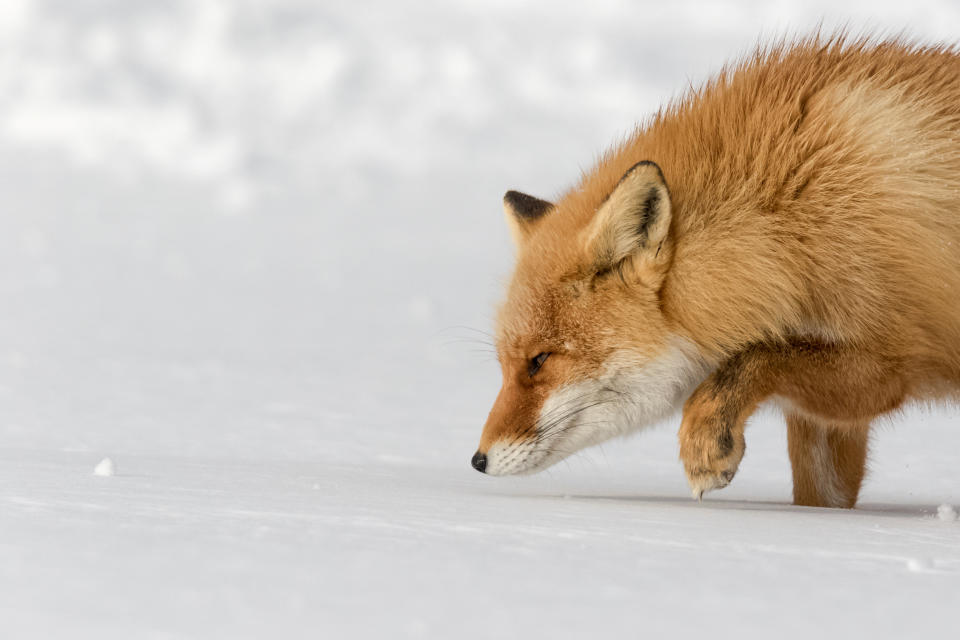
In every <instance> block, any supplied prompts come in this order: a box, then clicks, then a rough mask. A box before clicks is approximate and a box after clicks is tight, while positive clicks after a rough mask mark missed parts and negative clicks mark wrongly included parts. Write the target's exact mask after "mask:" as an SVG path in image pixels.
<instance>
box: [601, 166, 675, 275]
mask: <svg viewBox="0 0 960 640" xmlns="http://www.w3.org/2000/svg"><path fill="white" fill-rule="evenodd" d="M670 215H671V208H670V190H669V189H668V188H667V182H666V180H665V179H664V177H663V172H662V171H661V170H660V167H659V166H657V164H656V163H654V162H650V161H644V162H638V163H637V164H635V165H633V166H632V167H630V169H628V170H627V172H626V173H625V174H624V175H623V177H622V178H620V182H618V183H617V185H616V186H615V187H614V188H613V191H612V192H611V193H610V196H609V197H608V198H607V199H606V200H605V201H604V203H603V204H602V205H600V208H599V209H597V213H596V215H595V216H594V218H593V220H592V221H591V223H590V224H589V225H588V226H587V228H586V230H585V249H586V252H587V260H588V261H589V264H590V265H591V268H592V269H593V271H594V273H596V274H598V275H604V274H606V273H608V272H610V271H612V270H620V271H621V274H622V273H623V269H624V268H625V267H626V266H634V267H637V268H640V269H644V268H645V269H646V270H652V273H651V274H650V275H657V274H658V273H659V272H661V271H662V269H663V267H664V265H665V264H666V262H667V259H668V253H669V246H667V245H668V240H669V238H668V237H667V234H668V231H669V229H670ZM660 275H662V274H660Z"/></svg>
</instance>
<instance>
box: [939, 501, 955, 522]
mask: <svg viewBox="0 0 960 640" xmlns="http://www.w3.org/2000/svg"><path fill="white" fill-rule="evenodd" d="M937 517H938V518H940V519H941V520H943V521H944V522H953V521H954V520H956V519H957V510H956V509H954V508H953V507H952V506H951V505H949V504H942V505H940V506H939V507H937Z"/></svg>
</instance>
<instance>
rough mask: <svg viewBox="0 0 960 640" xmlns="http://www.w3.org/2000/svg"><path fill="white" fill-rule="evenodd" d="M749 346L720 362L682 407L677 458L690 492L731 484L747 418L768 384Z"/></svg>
mask: <svg viewBox="0 0 960 640" xmlns="http://www.w3.org/2000/svg"><path fill="white" fill-rule="evenodd" d="M759 355H760V354H759V353H756V350H754V349H748V350H746V351H744V352H742V353H740V354H737V355H736V356H734V357H732V358H731V359H730V360H728V361H727V362H725V363H724V364H723V365H721V366H720V367H719V368H718V369H717V370H716V371H714V372H713V373H712V374H711V375H710V376H709V377H708V378H707V379H706V380H705V381H704V382H703V383H702V384H701V385H700V386H699V387H697V389H696V390H695V391H694V392H693V394H692V395H691V396H690V398H689V399H688V400H687V402H686V404H685V405H684V407H683V422H682V424H681V426H680V460H681V461H682V462H683V467H684V470H685V471H686V474H687V481H688V482H689V483H690V489H691V491H692V492H693V497H694V498H696V499H698V500H700V499H702V497H703V494H704V493H706V492H707V491H712V490H713V489H722V488H723V487H725V486H727V485H728V484H730V481H731V480H733V476H734V475H735V474H736V472H737V467H738V466H739V465H740V460H742V459H743V453H744V451H745V449H746V443H745V441H744V437H743V431H744V426H745V425H746V421H747V418H749V417H750V414H752V413H753V411H754V410H755V409H756V407H757V405H758V404H759V402H760V400H762V399H763V397H764V396H765V395H767V393H769V390H768V389H766V388H761V387H760V386H759V385H758V381H759V380H763V379H764V371H762V369H763V358H762V357H758V356H759Z"/></svg>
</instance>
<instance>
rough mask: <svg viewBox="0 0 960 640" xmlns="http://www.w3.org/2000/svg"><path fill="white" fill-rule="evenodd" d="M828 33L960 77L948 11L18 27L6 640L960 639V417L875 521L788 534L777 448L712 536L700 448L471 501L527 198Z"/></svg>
mask: <svg viewBox="0 0 960 640" xmlns="http://www.w3.org/2000/svg"><path fill="white" fill-rule="evenodd" d="M821 20H822V21H823V25H824V27H825V29H827V30H830V29H832V28H834V27H836V26H840V25H848V26H850V27H851V28H852V29H853V30H854V31H859V30H863V29H866V30H870V31H872V32H877V33H888V34H894V33H900V32H905V33H907V34H910V35H913V36H916V37H918V38H921V39H923V40H925V41H930V42H936V41H947V42H957V41H958V40H960V5H958V4H957V3H956V2H954V1H952V0H941V1H915V2H910V3H902V2H880V3H878V2H850V3H837V2H823V1H820V0H815V1H810V0H807V1H804V2H790V1H769V0H768V1H764V2H737V3H731V2H684V1H672V2H669V3H629V2H614V1H608V0H593V1H592V2H589V3H582V4H574V3H558V2H544V3H532V2H502V1H500V0H495V1H480V0H469V1H457V2H453V1H447V2H424V3H414V2H386V1H378V2H332V1H330V2H326V1H320V2H316V1H306V0H278V1H266V0H256V1H254V0H230V1H227V0H222V1H221V0H192V1H188V0H183V1H143V2H138V1H134V0H99V1H95V0H48V1H40V0H38V1H28V0H2V1H0V627H2V629H3V632H2V635H3V637H10V638H14V637H56V636H59V637H65V636H70V637H98V638H104V637H126V638H129V637H151V638H152V637H158V638H159V637H163V638H172V637H178V638H179V637H196V638H211V637H232V638H236V637H264V636H265V635H268V634H270V635H273V634H278V633H279V634H281V635H287V636H291V637H330V638H333V637H359V636H368V635H369V636H370V637H378V636H382V635H386V634H387V633H390V634H391V635H393V636H400V637H437V638H445V637H452V636H454V635H456V636H459V637H491V636H492V635H500V636H501V637H506V636H513V635H520V634H527V635H529V634H530V633H534V634H536V633H540V632H543V633H545V632H549V633H550V634H551V635H553V636H559V637H564V636H567V635H569V636H571V637H572V636H576V635H578V634H581V633H586V632H587V631H597V630H600V629H603V630H607V631H609V632H610V633H611V634H616V635H624V634H627V633H630V634H635V633H636V632H637V631H638V630H640V629H645V630H648V631H650V632H651V633H654V635H656V634H657V633H658V632H665V631H668V630H669V631H673V632H675V633H678V634H680V635H684V634H685V633H686V634H689V635H691V636H695V635H702V633H704V632H705V631H709V632H711V633H715V634H716V633H718V631H717V630H718V629H723V628H729V629H730V630H733V629H734V628H736V629H737V630H738V632H740V633H741V634H747V635H749V634H750V633H751V632H752V633H754V634H762V633H770V632H773V631H776V632H777V633H778V636H780V637H793V636H794V635H796V636H798V637H799V636H801V635H804V634H809V633H811V632H813V631H817V630H819V629H821V628H822V627H823V626H824V625H826V624H830V625H832V626H833V627H835V628H836V629H839V630H857V629H862V628H863V626H864V625H866V626H868V627H870V628H871V631H872V633H873V635H874V637H884V636H886V637H902V635H903V634H904V633H906V632H907V630H912V631H918V630H936V631H941V630H943V629H946V628H953V629H956V628H957V620H956V618H955V612H956V611H957V607H958V606H960V528H958V525H956V523H944V522H943V521H941V520H938V519H936V518H935V517H934V516H933V514H934V512H935V510H936V507H937V505H938V504H940V503H942V502H947V503H951V502H952V503H954V504H956V503H958V502H960V489H958V482H960V473H958V471H957V469H958V465H957V460H958V447H957V440H956V428H955V426H956V424H955V423H956V422H957V417H958V416H957V415H956V414H957V412H956V411H955V410H953V409H949V410H948V409H943V410H937V411H929V412H921V411H912V412H910V413H909V414H908V415H906V416H904V417H902V418H899V419H897V420H895V421H891V424H892V425H893V428H888V429H884V430H883V431H881V432H880V433H879V434H878V436H877V438H876V441H875V447H874V456H873V470H874V471H873V475H872V476H871V478H870V479H869V480H868V482H867V485H866V487H865V491H864V493H863V504H864V508H863V509H861V510H860V511H858V512H854V513H836V512H830V513H827V512H818V511H816V510H802V509H794V508H792V507H788V506H786V505H787V504H788V503H789V491H790V489H789V487H790V485H789V469H788V466H787V461H786V452H785V438H784V434H783V428H782V426H781V425H780V424H779V423H778V422H777V420H776V416H774V415H773V414H772V413H771V414H769V415H767V416H766V418H765V419H761V420H758V421H757V422H756V424H755V425H754V426H753V427H752V429H751V431H750V434H749V435H748V439H749V443H750V452H749V454H748V456H747V458H746V460H745V462H744V465H743V467H742V471H741V473H740V475H739V476H738V478H737V481H736V482H735V483H734V485H733V486H732V487H730V488H729V489H727V490H725V491H724V492H722V493H721V494H717V495H716V497H715V498H712V500H711V501H708V502H706V503H705V504H704V505H699V506H698V505H694V504H691V503H689V502H688V497H687V495H688V494H687V490H686V486H685V482H684V479H683V474H682V471H681V468H680V466H679V463H678V462H677V461H676V445H675V442H674V431H675V427H676V424H674V423H671V424H670V425H667V426H665V427H664V428H661V429H658V430H654V431H652V432H649V433H646V434H644V435H641V436H639V437H637V438H634V439H631V440H628V441H626V442H623V443H611V444H610V445H607V446H606V447H604V448H603V449H602V450H601V451H598V452H588V453H586V454H585V455H582V456H579V457H577V458H575V459H573V460H571V461H570V462H569V463H568V464H565V465H561V466H560V467H558V468H557V469H556V470H555V471H551V472H549V473H547V474H544V475H542V476H540V477H536V478H529V479H498V480H492V479H490V478H485V477H482V476H480V475H479V474H476V473H475V472H473V471H472V470H471V469H470V468H469V465H468V460H469V457H470V455H471V454H472V452H473V451H474V449H475V446H476V441H477V439H478V437H479V433H480V428H481V426H482V423H483V420H484V418H485V416H486V412H487V410H488V408H489V404H490V403H491V402H492V399H493V396H494V395H495V393H496V389H497V388H498V386H499V371H498V368H497V366H496V364H495V362H494V360H493V358H492V356H491V355H490V354H489V353H487V352H485V349H487V347H486V346H485V345H483V344H477V343H475V342H473V340H474V339H477V338H479V339H481V340H482V339H483V338H484V336H482V335H481V334H479V333H477V331H488V330H490V323H491V317H492V310H493V305H494V304H495V302H496V300H497V298H498V296H499V294H500V291H501V286H502V283H503V279H504V278H505V276H506V275H507V274H508V273H509V269H510V261H511V248H510V245H509V241H508V237H507V234H506V231H505V229H504V228H503V223H502V218H501V213H500V197H501V195H502V193H503V192H504V191H505V190H506V189H508V188H517V189H522V190H525V191H528V192H530V193H534V194H536V195H540V196H543V197H553V196H555V195H557V194H558V193H560V192H561V191H563V190H564V189H565V188H566V187H568V186H569V185H570V184H571V183H572V182H573V181H574V180H575V179H576V178H577V176H578V174H579V171H580V169H582V168H584V167H586V166H588V165H589V164H590V163H591V162H592V161H593V159H594V158H595V157H596V156H597V154H598V153H600V152H601V151H602V150H603V149H604V148H605V147H606V146H607V145H609V144H610V143H611V142H612V141H614V140H615V139H617V138H618V137H619V136H621V135H623V134H624V133H626V132H627V131H629V130H630V128H631V127H632V126H633V124H634V122H636V121H637V120H638V119H641V118H643V117H644V116H646V115H648V114H649V113H650V112H652V111H653V110H655V109H656V108H657V106H658V105H660V104H661V103H663V102H664V101H666V100H667V99H669V98H670V97H671V96H675V95H677V94H678V93H680V92H682V91H684V90H685V88H687V87H688V86H689V85H690V84H694V85H696V84H698V83H700V82H702V81H703V80H704V79H706V78H707V77H709V75H710V74H711V73H713V72H715V71H716V70H718V69H719V68H720V66H721V65H722V64H723V63H724V62H725V61H727V60H729V59H731V58H733V57H735V56H737V55H739V54H742V53H744V52H746V51H748V50H749V49H750V48H751V47H752V46H753V45H754V44H755V43H756V42H757V41H758V40H762V39H764V38H769V37H772V36H778V35H782V34H784V33H799V34H803V33H807V32H808V31H809V30H810V29H812V28H814V27H815V25H816V24H817V23H818V22H820V21H821ZM107 455H109V456H111V457H112V458H113V459H114V460H115V461H116V463H117V475H116V476H114V477H112V478H100V477H97V478H94V477H92V476H91V472H92V470H93V467H94V465H95V464H96V463H97V462H98V461H99V460H100V459H101V458H103V457H104V456H107ZM571 495H572V496H573V497H571ZM564 497H566V498H568V499H566V500H562V501H557V500H556V499H557V498H564ZM797 602H801V603H803V604H802V605H799V610H802V611H805V612H807V613H805V614H804V615H805V616H807V617H806V618H804V619H801V620H798V619H795V618H793V616H794V615H795V611H796V610H795V609H794V607H795V606H797V605H796V604H795V603H797ZM810 612H821V613H822V614H823V619H820V618H818V617H817V616H816V615H813V614H811V613H810ZM950 612H953V613H950ZM948 614H949V615H948ZM950 616H953V617H952V618H951V617H950ZM787 617H790V619H791V622H790V623H789V626H788V627H786V628H784V627H782V625H783V624H784V622H783V620H785V619H786V618H787ZM725 625H726V627H725Z"/></svg>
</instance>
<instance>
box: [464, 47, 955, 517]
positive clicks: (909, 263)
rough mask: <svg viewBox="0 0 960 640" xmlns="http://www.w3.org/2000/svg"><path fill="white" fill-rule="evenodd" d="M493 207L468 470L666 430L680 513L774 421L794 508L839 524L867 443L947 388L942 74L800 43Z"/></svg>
mask: <svg viewBox="0 0 960 640" xmlns="http://www.w3.org/2000/svg"><path fill="white" fill-rule="evenodd" d="M504 208H505V211H506V217H507V221H508V224H509V226H510V229H511V232H512V235H513V238H514V240H515V243H516V246H517V264H516V269H515V272H514V274H513V277H512V279H511V281H510V284H509V288H508V291H507V295H506V300H505V302H504V303H503V305H502V307H501V308H500V310H499V314H498V317H497V321H496V347H497V353H498V359H499V361H500V365H501V368H502V373H503V385H502V388H501V390H500V393H499V395H498V397H497V399H496V401H495V403H494V405H493V408H492V410H491V412H490V415H489V417H488V419H487V422H486V425H485V427H484V429H483V434H482V436H481V440H480V445H479V449H478V451H477V453H476V454H475V455H474V458H473V465H474V467H476V468H477V469H479V470H481V471H485V472H486V473H489V474H493V475H505V474H520V473H531V472H535V471H538V470H540V469H543V468H545V467H547V466H549V465H551V464H553V463H555V462H556V461H558V460H560V459H562V458H564V457H565V456H567V455H569V454H571V453H573V452H575V451H577V450H578V449H581V448H583V447H586V446H589V445H592V444H595V443H598V442H601V441H603V440H606V439H608V438H611V437H613V436H617V435H623V434H626V433H629V432H631V431H634V430H637V429H639V428H642V427H644V426H646V425H648V424H651V423H653V422H655V421H658V420H660V419H662V418H664V417H667V416H669V415H670V414H671V413H673V412H674V411H676V410H677V409H680V408H681V407H682V409H683V418H682V422H681V427H680V432H679V440H680V458H681V461H682V463H683V466H684V469H685V471H686V475H687V479H688V481H689V483H690V486H691V489H692V491H693V494H694V496H695V497H701V496H702V495H703V493H704V492H705V491H709V490H712V489H717V488H721V487H723V486H726V484H728V483H729V482H730V480H731V479H732V478H733V476H734V474H735V472H736V470H737V467H738V465H739V463H740V460H741V458H742V457H743V454H744V448H745V444H744V425H745V422H746V421H747V419H748V418H749V416H750V415H751V414H752V413H753V412H754V410H755V409H756V408H757V406H758V405H759V404H760V403H762V402H764V401H766V400H770V399H773V400H775V401H777V402H778V403H779V405H780V406H781V407H782V409H783V412H784V415H785V418H786V422H787V433H788V445H789V454H790V460H791V464H792V467H793V479H794V501H795V502H796V503H797V504H804V505H818V506H831V507H852V506H853V505H854V504H855V502H856V499H857V494H858V491H859V488H860V483H861V480H862V478H863V472H864V465H865V460H866V453H867V440H868V432H869V427H870V424H871V422H872V421H873V420H874V419H875V418H877V417H878V416H880V415H883V414H885V413H888V412H891V411H894V410H896V409H897V408H899V407H901V406H902V405H903V403H905V402H908V401H912V400H931V399H938V398H944V397H949V396H951V395H953V394H955V393H956V392H957V391H958V389H960V56H958V53H957V50H956V49H955V48H952V47H920V46H915V45H910V44H907V43H904V42H900V41H890V42H875V41H871V40H868V39H864V40H858V41H849V40H847V39H845V38H844V37H833V38H829V39H821V38H819V37H817V38H810V39H807V40H803V41H800V42H797V43H792V44H787V43H784V44H781V45H778V46H773V47H769V48H766V49H763V50H761V51H758V52H757V53H755V54H753V55H752V56H750V57H749V58H747V59H745V60H744V61H741V62H740V63H738V64H737V65H735V66H732V67H728V68H727V69H725V70H724V71H722V72H721V73H720V74H719V76H717V77H716V78H715V79H713V80H712V81H710V82H709V83H708V84H706V85H705V86H704V87H702V88H700V89H698V90H695V91H691V92H690V93H689V94H688V95H686V96H685V97H684V98H682V99H680V100H679V101H676V102H674V103H672V104H671V105H669V106H668V107H666V108H664V109H662V110H661V111H660V112H659V113H657V114H656V115H655V116H654V117H652V118H651V119H650V120H649V121H648V122H646V123H644V124H643V125H641V126H639V127H638V128H637V130H636V131H635V132H634V133H633V134H632V135H631V136H630V137H629V138H628V139H627V140H625V141H624V142H623V143H621V144H619V145H618V146H616V147H615V148H613V149H612V150H610V151H609V152H607V153H606V154H605V155H604V156H603V157H602V158H601V160H600V161H599V162H598V164H597V165H596V166H595V167H593V168H592V169H591V170H589V171H587V172H586V173H585V174H584V175H583V177H582V179H581V180H580V183H579V184H578V185H577V186H576V187H574V188H573V189H571V190H570V191H569V192H567V193H566V194H565V195H563V196H562V197H561V198H559V199H558V200H557V201H556V202H547V201H544V200H540V199H538V198H534V197H532V196H527V195H524V194H521V193H517V192H514V191H510V192H507V195H506V196H505V197H504Z"/></svg>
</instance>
